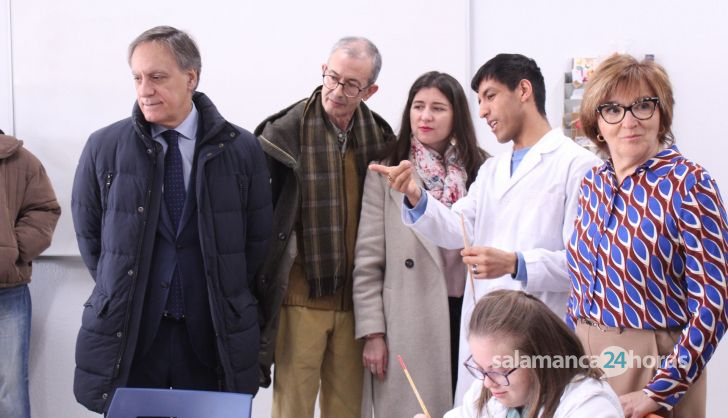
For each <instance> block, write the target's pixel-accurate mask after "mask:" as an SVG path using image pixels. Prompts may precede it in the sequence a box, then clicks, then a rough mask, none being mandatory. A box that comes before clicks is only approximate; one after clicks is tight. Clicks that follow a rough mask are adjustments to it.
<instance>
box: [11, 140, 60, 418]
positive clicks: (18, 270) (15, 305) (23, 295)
mask: <svg viewBox="0 0 728 418" xmlns="http://www.w3.org/2000/svg"><path fill="white" fill-rule="evenodd" d="M59 216H61V208H60V206H59V205H58V201H57V200H56V195H55V193H54V192H53V187H52V186H51V182H50V180H49V179H48V175H47V174H46V171H45V169H44V168H43V165H42V164H41V163H40V161H38V159H37V158H36V157H35V156H34V155H33V154H31V153H30V151H28V150H26V149H24V148H23V141H19V140H17V139H15V138H14V137H12V136H8V135H5V134H4V133H3V131H1V130H0V383H2V384H0V417H13V418H30V398H29V396H28V348H29V345H30V318H31V303H30V291H29V290H28V282H30V273H31V264H32V262H33V260H34V259H35V258H36V257H38V255H39V254H40V253H41V252H43V250H45V249H46V248H48V246H50V244H51V237H52V236H53V230H54V229H55V227H56V223H57V222H58V217H59Z"/></svg>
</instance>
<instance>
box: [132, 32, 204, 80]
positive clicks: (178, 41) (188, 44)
mask: <svg viewBox="0 0 728 418" xmlns="http://www.w3.org/2000/svg"><path fill="white" fill-rule="evenodd" d="M146 42H159V43H161V44H164V45H166V46H167V48H169V51H170V52H171V53H172V55H174V58H175V60H176V61H177V65H179V68H181V69H182V70H190V69H191V70H194V71H195V72H196V73H197V84H199V83H200V72H201V71H202V58H201V57H200V50H199V49H198V48H197V44H196V43H195V41H193V40H192V38H190V36H189V35H188V34H187V33H185V32H183V31H181V30H179V29H176V28H173V27H171V26H157V27H154V28H151V29H148V30H146V31H144V32H143V33H142V34H141V35H139V36H137V38H136V39H134V40H133V41H132V43H131V44H129V53H128V56H127V60H128V62H129V64H130V65H131V56H132V54H134V50H135V49H136V47H137V46H139V45H140V44H143V43H146ZM197 84H195V87H194V89H197Z"/></svg>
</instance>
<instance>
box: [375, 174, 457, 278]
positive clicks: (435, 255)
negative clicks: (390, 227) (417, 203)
mask: <svg viewBox="0 0 728 418" xmlns="http://www.w3.org/2000/svg"><path fill="white" fill-rule="evenodd" d="M412 178H413V179H414V180H415V183H417V185H418V186H420V187H422V179H420V177H419V176H418V175H417V173H416V172H413V173H412ZM382 181H384V180H382ZM385 187H387V189H388V190H389V197H390V199H392V200H393V201H394V202H393V203H394V204H395V205H394V206H393V207H394V208H396V209H397V210H398V215H399V216H400V217H401V216H402V215H401V213H402V205H404V203H403V202H404V194H403V193H400V192H398V191H396V190H394V189H392V188H390V187H389V185H386V186H385ZM427 198H428V199H434V197H432V195H430V196H428V197H427ZM411 231H412V233H413V234H414V236H415V237H416V238H417V240H418V241H419V242H420V244H422V246H423V247H425V249H426V250H427V253H428V254H430V257H432V260H434V261H435V264H437V267H438V268H439V269H440V271H443V269H444V266H443V265H442V254H441V253H440V247H438V246H436V245H435V244H433V243H432V242H430V241H429V240H428V239H426V238H424V237H422V236H420V234H418V233H417V232H415V231H414V230H411Z"/></svg>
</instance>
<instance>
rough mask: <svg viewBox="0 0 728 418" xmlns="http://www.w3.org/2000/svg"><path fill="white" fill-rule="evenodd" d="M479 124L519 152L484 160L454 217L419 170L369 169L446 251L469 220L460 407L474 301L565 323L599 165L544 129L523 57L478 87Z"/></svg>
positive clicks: (479, 77) (533, 74) (533, 78)
mask: <svg viewBox="0 0 728 418" xmlns="http://www.w3.org/2000/svg"><path fill="white" fill-rule="evenodd" d="M471 87H472V88H473V90H474V91H476V92H477V93H478V103H479V104H480V110H479V114H480V117H481V118H484V119H485V120H486V122H487V123H488V126H490V128H491V130H492V131H493V133H494V134H495V136H496V138H497V139H498V142H501V143H506V142H509V141H512V142H513V149H512V150H510V151H509V152H506V153H504V154H502V155H499V156H496V157H494V158H490V159H488V160H486V162H485V163H484V164H483V165H482V166H481V168H480V170H479V172H478V177H477V178H476V180H475V182H474V183H473V184H472V185H471V186H470V190H469V191H468V194H467V196H465V197H464V198H462V199H460V200H459V201H457V202H456V203H455V204H454V205H453V206H452V209H448V208H447V207H446V206H444V205H442V204H441V203H440V202H439V201H438V200H437V199H433V198H429V197H428V195H427V193H426V190H424V189H421V188H420V187H418V186H417V185H416V184H415V183H414V181H413V180H412V165H411V163H410V162H409V161H402V162H401V163H400V164H399V165H398V166H396V167H385V166H377V165H372V166H370V167H371V169H372V170H375V171H377V172H380V173H382V174H383V175H386V176H387V178H388V179H389V182H390V185H391V187H392V188H394V189H396V190H398V191H400V192H402V193H404V194H405V195H406V198H405V207H404V208H403V214H402V215H403V221H404V222H405V224H407V225H410V226H411V227H412V228H413V229H415V230H416V231H417V232H418V233H421V234H422V235H424V236H426V237H427V238H428V239H430V240H432V241H433V242H435V243H436V244H437V245H439V246H441V247H443V248H451V249H455V248H462V247H463V236H462V228H461V222H460V216H461V214H462V215H463V217H464V223H465V229H466V230H467V235H468V237H467V239H468V242H470V243H472V247H470V248H469V249H465V250H463V251H462V254H463V262H464V263H466V264H467V265H468V268H469V270H470V271H471V273H472V275H473V276H474V277H475V279H485V280H474V291H475V297H474V296H473V288H471V285H470V284H466V288H465V297H464V299H463V311H462V320H461V325H460V340H461V342H460V353H459V358H460V368H459V370H458V383H457V389H456V393H455V405H460V403H461V402H462V397H463V394H464V393H465V391H466V390H467V388H468V387H470V384H471V383H472V380H473V378H472V376H471V375H470V374H469V373H468V372H467V371H466V370H465V367H464V366H463V365H462V364H463V362H464V361H465V360H466V359H467V358H468V357H469V356H470V353H469V349H468V344H467V335H466V330H467V328H468V322H469V321H470V314H471V312H472V310H473V307H474V301H475V299H476V298H479V297H480V296H482V295H484V294H486V293H488V292H491V291H493V290H495V289H503V288H505V289H518V290H524V291H526V292H529V293H531V294H533V295H534V296H536V297H538V298H539V299H541V300H542V301H543V302H545V303H546V304H547V305H548V306H549V307H550V308H551V309H553V311H554V312H555V313H556V314H557V315H559V316H560V317H564V315H565V313H566V300H567V297H568V294H569V286H570V283H569V276H568V271H567V267H566V256H565V251H564V249H565V242H566V241H567V240H568V239H569V236H570V235H571V231H572V228H573V222H574V219H575V217H576V207H577V196H578V192H579V190H578V187H579V184H580V182H581V179H582V177H583V176H584V174H586V172H587V171H588V170H589V169H590V168H591V167H593V166H594V165H597V164H599V163H600V162H601V160H600V159H599V158H598V157H597V156H595V155H594V154H592V153H591V152H589V151H587V150H585V149H584V148H582V147H580V146H578V145H576V144H575V143H574V142H573V141H572V140H571V139H570V138H568V137H566V136H564V134H563V133H562V132H561V130H560V129H558V128H556V129H551V127H550V126H549V123H548V120H547V119H546V111H545V101H546V98H545V86H544V80H543V75H542V74H541V70H540V69H539V67H538V66H537V65H536V62H535V61H534V60H532V59H530V58H527V57H525V56H523V55H519V54H499V55H496V56H495V57H494V58H492V59H491V60H489V61H488V62H486V63H485V64H484V65H483V66H482V67H480V69H479V70H478V72H477V73H476V74H475V76H474V77H473V80H472V83H471Z"/></svg>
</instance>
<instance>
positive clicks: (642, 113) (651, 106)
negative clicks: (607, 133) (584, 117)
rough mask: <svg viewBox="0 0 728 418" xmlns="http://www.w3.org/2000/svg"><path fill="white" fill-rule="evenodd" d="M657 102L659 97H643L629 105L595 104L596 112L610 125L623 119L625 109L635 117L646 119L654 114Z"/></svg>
mask: <svg viewBox="0 0 728 418" xmlns="http://www.w3.org/2000/svg"><path fill="white" fill-rule="evenodd" d="M659 103H660V99H659V98H658V97H645V98H643V99H639V100H637V101H636V102H634V103H632V104H631V105H629V106H622V105H621V104H617V103H604V104H600V105H599V106H597V113H599V114H600V115H601V116H602V119H604V122H607V123H609V124H611V125H614V124H617V123H619V122H621V121H622V120H624V116H625V115H626V114H627V111H630V112H631V113H632V116H634V117H635V119H639V120H647V119H649V118H651V117H652V115H654V114H655V109H657V105H658V104H659Z"/></svg>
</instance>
